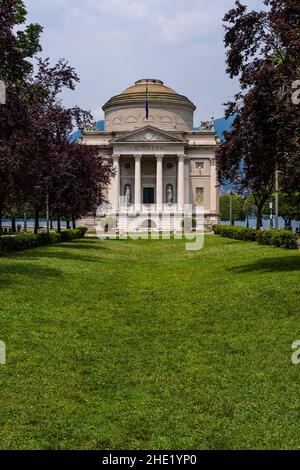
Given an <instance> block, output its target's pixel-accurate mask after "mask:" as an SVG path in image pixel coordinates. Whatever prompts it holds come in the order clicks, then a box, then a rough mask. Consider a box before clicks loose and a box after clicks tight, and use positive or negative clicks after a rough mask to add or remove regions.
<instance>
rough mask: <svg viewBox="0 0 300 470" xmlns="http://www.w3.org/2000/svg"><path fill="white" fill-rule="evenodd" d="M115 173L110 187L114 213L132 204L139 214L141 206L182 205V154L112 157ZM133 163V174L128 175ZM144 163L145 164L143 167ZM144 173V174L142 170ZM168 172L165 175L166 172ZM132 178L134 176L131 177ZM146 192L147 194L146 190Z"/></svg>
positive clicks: (183, 189) (159, 207)
mask: <svg viewBox="0 0 300 470" xmlns="http://www.w3.org/2000/svg"><path fill="white" fill-rule="evenodd" d="M112 159H113V167H114V171H115V177H114V182H113V185H112V194H113V198H112V200H113V209H114V210H115V211H116V212H117V211H119V210H120V207H121V206H122V207H123V209H124V208H126V207H128V206H131V205H134V206H135V210H136V211H137V212H139V211H140V210H141V207H142V205H145V204H156V207H157V209H158V210H159V209H161V207H162V204H168V205H169V206H174V207H175V205H176V206H177V207H178V208H180V209H181V210H182V209H183V206H184V193H185V181H184V164H185V155H184V154H181V153H180V154H177V155H164V154H156V155H149V154H133V155H132V154H126V153H123V154H122V155H121V154H113V155H112ZM130 162H133V167H134V168H133V169H132V170H131V173H132V174H129V170H130V169H131V167H130V166H129V165H130V164H131V163H130ZM143 162H144V163H145V164H144V165H143ZM143 170H144V171H143ZM167 172H168V173H167ZM133 176H134V177H133ZM147 190H148V191H147Z"/></svg>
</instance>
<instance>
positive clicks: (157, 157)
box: [155, 153, 164, 162]
mask: <svg viewBox="0 0 300 470" xmlns="http://www.w3.org/2000/svg"><path fill="white" fill-rule="evenodd" d="M155 158H156V160H157V161H159V162H162V160H163V158H164V155H163V154H161V153H160V154H159V153H158V154H156V155H155Z"/></svg>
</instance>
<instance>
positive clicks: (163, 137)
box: [112, 126, 184, 144]
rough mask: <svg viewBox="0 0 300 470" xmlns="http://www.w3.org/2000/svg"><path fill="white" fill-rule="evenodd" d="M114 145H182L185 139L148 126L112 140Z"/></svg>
mask: <svg viewBox="0 0 300 470" xmlns="http://www.w3.org/2000/svg"><path fill="white" fill-rule="evenodd" d="M112 142H113V143H118V144H122V143H137V142H142V143H177V144H182V143H184V140H183V139H180V138H179V137H176V136H174V135H171V134H169V133H167V132H164V131H162V130H161V129H157V128H156V127H153V126H146V127H142V128H141V129H138V130H136V131H134V132H129V133H128V134H126V135H123V136H122V137H117V138H115V139H113V140H112Z"/></svg>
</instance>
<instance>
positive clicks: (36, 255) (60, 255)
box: [23, 247, 101, 263]
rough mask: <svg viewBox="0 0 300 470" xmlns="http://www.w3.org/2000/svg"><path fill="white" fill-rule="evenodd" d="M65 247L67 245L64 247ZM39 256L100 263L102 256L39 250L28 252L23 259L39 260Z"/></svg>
mask: <svg viewBox="0 0 300 470" xmlns="http://www.w3.org/2000/svg"><path fill="white" fill-rule="evenodd" d="M64 248H65V247H64ZM39 258H44V259H61V260H67V261H84V262H86V263H99V262H100V261H101V258H100V256H86V255H84V254H82V253H65V252H64V251H61V252H60V251H50V250H49V251H40V250H39V251H38V252H37V253H33V252H32V253H30V254H27V256H26V257H24V258H23V259H26V260H37V259H39Z"/></svg>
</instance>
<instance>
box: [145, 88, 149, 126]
mask: <svg viewBox="0 0 300 470" xmlns="http://www.w3.org/2000/svg"><path fill="white" fill-rule="evenodd" d="M145 111H146V116H145V117H146V119H147V120H148V118H149V100H148V83H147V85H146V104H145Z"/></svg>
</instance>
